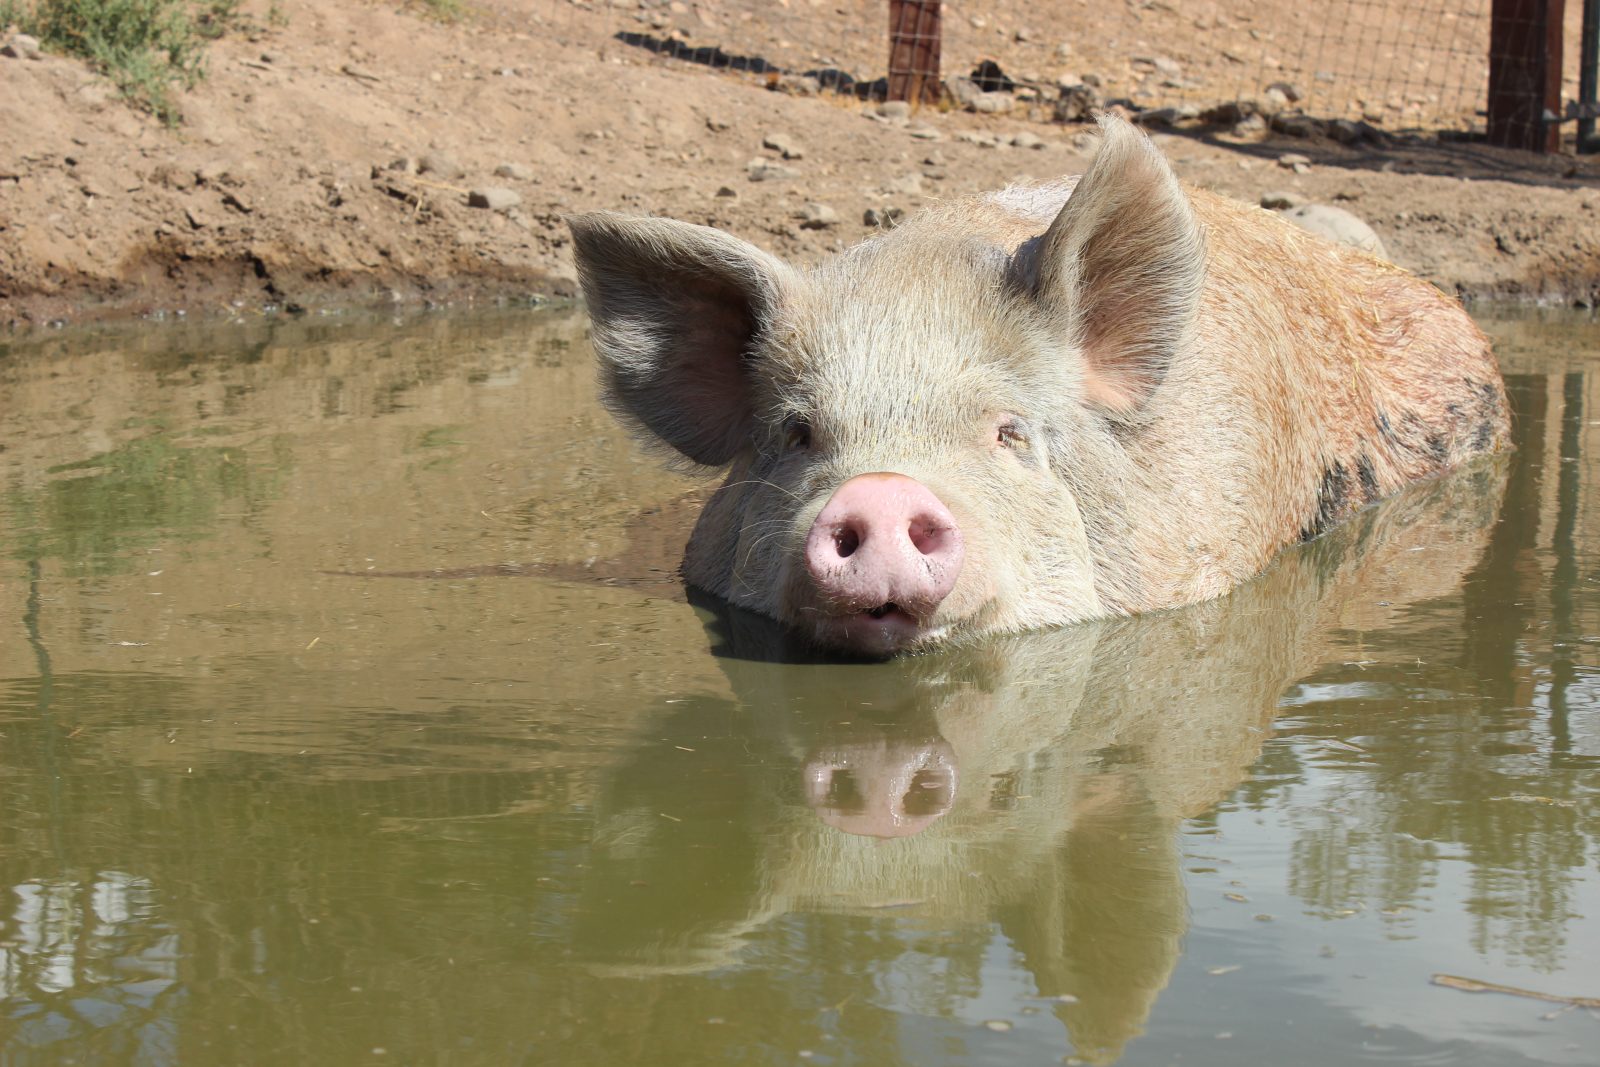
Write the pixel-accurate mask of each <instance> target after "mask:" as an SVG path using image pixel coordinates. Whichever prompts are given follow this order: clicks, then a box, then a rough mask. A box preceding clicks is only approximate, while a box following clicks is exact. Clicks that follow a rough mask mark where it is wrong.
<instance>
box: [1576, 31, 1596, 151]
mask: <svg viewBox="0 0 1600 1067" xmlns="http://www.w3.org/2000/svg"><path fill="white" fill-rule="evenodd" d="M1579 52H1580V53H1581V55H1580V58H1579V59H1578V115H1579V118H1578V151H1580V152H1593V151H1597V150H1600V146H1596V145H1595V144H1594V120H1595V118H1596V117H1597V116H1596V111H1597V109H1600V101H1597V100H1596V99H1595V96H1596V85H1595V83H1596V82H1597V81H1600V0H1583V40H1582V47H1581V48H1580V49H1579Z"/></svg>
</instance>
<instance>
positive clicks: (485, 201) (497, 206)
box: [467, 185, 522, 211]
mask: <svg viewBox="0 0 1600 1067" xmlns="http://www.w3.org/2000/svg"><path fill="white" fill-rule="evenodd" d="M520 203H522V197H520V196H518V195H517V194H516V193H515V192H513V191H511V190H510V189H506V188H503V187H501V186H498V185H485V186H483V187H481V188H478V189H474V190H472V192H470V193H468V194H467V206H468V207H482V208H488V209H489V210H490V211H510V210H511V209H512V208H514V207H516V206H517V205H518V204H520Z"/></svg>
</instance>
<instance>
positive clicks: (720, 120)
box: [706, 115, 733, 133]
mask: <svg viewBox="0 0 1600 1067" xmlns="http://www.w3.org/2000/svg"><path fill="white" fill-rule="evenodd" d="M732 126H733V124H732V123H731V122H729V121H728V120H727V119H726V118H724V117H722V116H721V115H707V116H706V129H708V130H710V131H711V132H712V133H721V132H722V131H723V130H727V129H731V128H732Z"/></svg>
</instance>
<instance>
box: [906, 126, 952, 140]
mask: <svg viewBox="0 0 1600 1067" xmlns="http://www.w3.org/2000/svg"><path fill="white" fill-rule="evenodd" d="M906 132H907V133H909V134H910V135H911V136H912V137H913V138H914V139H915V140H918V141H942V140H944V134H942V133H940V132H939V131H938V130H936V129H934V128H933V127H932V126H912V127H910V128H909V129H907V130H906Z"/></svg>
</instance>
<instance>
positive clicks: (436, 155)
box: [417, 152, 467, 181]
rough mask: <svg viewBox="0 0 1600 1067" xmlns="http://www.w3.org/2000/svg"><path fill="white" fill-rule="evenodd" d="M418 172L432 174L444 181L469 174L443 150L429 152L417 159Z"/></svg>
mask: <svg viewBox="0 0 1600 1067" xmlns="http://www.w3.org/2000/svg"><path fill="white" fill-rule="evenodd" d="M417 172H418V173H419V174H432V175H434V176H435V177H437V178H441V179H443V180H444V181H452V180H454V179H456V178H464V177H466V175H467V172H466V171H465V170H464V169H462V166H461V164H459V163H457V162H456V161H455V160H454V159H452V158H450V157H449V156H447V155H445V154H444V153H443V152H429V153H428V154H427V155H425V156H423V157H422V158H421V159H419V160H417Z"/></svg>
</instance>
